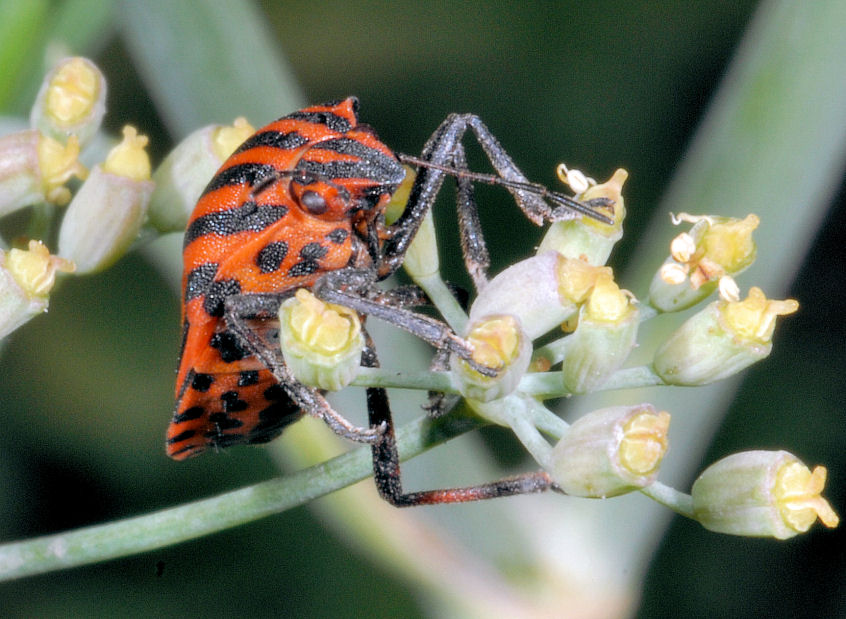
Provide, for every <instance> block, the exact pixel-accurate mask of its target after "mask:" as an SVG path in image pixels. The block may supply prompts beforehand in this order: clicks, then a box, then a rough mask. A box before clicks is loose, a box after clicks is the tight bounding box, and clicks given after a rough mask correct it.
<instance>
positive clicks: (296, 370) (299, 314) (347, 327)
mask: <svg viewBox="0 0 846 619" xmlns="http://www.w3.org/2000/svg"><path fill="white" fill-rule="evenodd" d="M279 342H280V345H281V347H282V354H283V356H284V357H285V363H286V364H287V365H288V368H289V369H290V370H291V373H292V374H293V375H294V376H295V377H296V378H297V380H299V381H300V382H302V383H304V384H306V385H309V386H311V387H317V388H319V389H327V390H330V391H337V390H338V389H343V388H344V387H346V386H347V385H348V384H349V383H350V382H351V381H352V380H353V378H355V377H356V375H357V374H358V371H359V369H360V366H361V351H362V350H363V349H364V336H363V335H362V333H361V321H360V320H359V317H358V314H356V313H355V312H354V311H353V310H351V309H349V308H346V307H343V306H340V305H334V304H331V303H325V302H323V301H321V300H320V299H318V298H317V297H315V296H314V295H313V294H312V293H311V292H309V291H308V290H306V289H305V288H300V289H299V290H297V292H296V295H295V296H294V297H293V298H291V299H288V300H287V301H285V302H284V303H282V306H281V307H280V308H279Z"/></svg>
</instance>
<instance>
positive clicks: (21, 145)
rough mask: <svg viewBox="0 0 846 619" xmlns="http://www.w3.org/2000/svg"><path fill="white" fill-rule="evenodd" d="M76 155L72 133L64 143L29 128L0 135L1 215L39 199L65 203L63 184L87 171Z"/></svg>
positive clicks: (83, 175) (83, 174)
mask: <svg viewBox="0 0 846 619" xmlns="http://www.w3.org/2000/svg"><path fill="white" fill-rule="evenodd" d="M78 157H79V142H78V141H77V139H76V137H74V136H71V138H70V139H68V141H67V144H60V143H59V142H57V141H56V140H54V139H52V138H49V137H46V136H44V135H42V134H41V133H39V132H38V131H32V130H30V131H19V132H17V133H12V134H10V135H6V136H3V137H2V138H0V216H2V215H6V214H7V213H11V212H13V211H15V210H17V209H19V208H23V207H25V206H30V205H32V204H39V203H41V202H50V203H53V204H59V205H64V204H67V203H68V201H69V200H70V197H71V194H70V191H69V190H68V189H67V188H66V187H64V184H65V183H66V182H68V181H69V180H70V178H71V177H72V176H77V177H79V178H85V177H86V176H87V174H88V171H87V170H86V169H85V166H83V165H82V164H81V163H80V162H79V159H78Z"/></svg>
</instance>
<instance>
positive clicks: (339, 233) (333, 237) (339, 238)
mask: <svg viewBox="0 0 846 619" xmlns="http://www.w3.org/2000/svg"><path fill="white" fill-rule="evenodd" d="M349 235H350V233H349V232H347V231H346V230H344V229H343V228H335V229H334V230H332V232H330V233H329V234H327V235H326V238H327V239H329V240H330V241H332V242H333V243H335V244H336V245H340V244H341V243H343V242H344V241H346V240H347V237H348V236H349Z"/></svg>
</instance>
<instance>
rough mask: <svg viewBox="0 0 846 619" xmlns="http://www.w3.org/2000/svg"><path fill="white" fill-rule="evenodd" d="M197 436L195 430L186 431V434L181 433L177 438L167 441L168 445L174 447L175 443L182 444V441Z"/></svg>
mask: <svg viewBox="0 0 846 619" xmlns="http://www.w3.org/2000/svg"><path fill="white" fill-rule="evenodd" d="M195 434H196V432H195V431H194V430H185V431H184V432H180V433H179V434H177V435H176V436H173V437H171V438H169V439H167V443H168V445H173V444H175V443H181V442H182V441H187V440H188V439H189V438H191V437H193V436H194V435H195Z"/></svg>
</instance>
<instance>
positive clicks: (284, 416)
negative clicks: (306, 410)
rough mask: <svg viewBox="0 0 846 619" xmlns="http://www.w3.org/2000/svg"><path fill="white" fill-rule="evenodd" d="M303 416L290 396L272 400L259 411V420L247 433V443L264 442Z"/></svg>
mask: <svg viewBox="0 0 846 619" xmlns="http://www.w3.org/2000/svg"><path fill="white" fill-rule="evenodd" d="M302 416H303V412H302V410H300V408H299V407H298V406H297V405H296V404H295V403H294V401H293V400H291V398H288V397H286V398H285V399H284V400H281V401H279V402H274V403H273V404H271V405H270V406H268V407H267V408H265V409H262V410H261V411H259V414H258V417H259V422H258V423H257V424H256V426H255V427H254V428H253V429H252V431H251V432H250V434H249V438H248V442H249V443H266V442H268V441H270V440H272V439H274V438H276V437H277V436H279V434H280V433H281V432H282V429H283V428H284V427H285V426H287V425H288V424H291V423H293V422H295V421H297V420H298V419H299V418H300V417H302Z"/></svg>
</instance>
